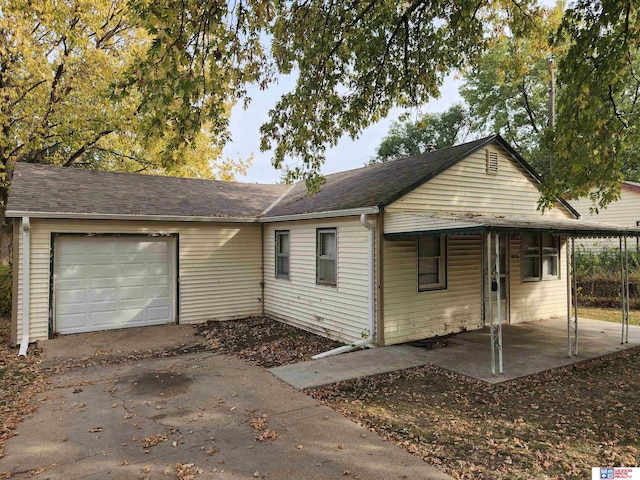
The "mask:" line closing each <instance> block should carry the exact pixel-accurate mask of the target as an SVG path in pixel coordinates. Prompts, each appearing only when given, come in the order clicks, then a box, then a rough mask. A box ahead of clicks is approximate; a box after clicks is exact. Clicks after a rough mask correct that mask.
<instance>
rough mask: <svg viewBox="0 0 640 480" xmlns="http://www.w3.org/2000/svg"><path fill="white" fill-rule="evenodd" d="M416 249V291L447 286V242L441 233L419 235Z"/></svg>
mask: <svg viewBox="0 0 640 480" xmlns="http://www.w3.org/2000/svg"><path fill="white" fill-rule="evenodd" d="M417 243H418V245H417V250H418V291H419V292H422V291H426V290H440V289H444V288H447V243H446V237H445V236H442V235H435V236H427V235H420V236H419V237H418V240H417Z"/></svg>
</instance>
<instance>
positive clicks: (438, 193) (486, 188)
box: [386, 145, 572, 218]
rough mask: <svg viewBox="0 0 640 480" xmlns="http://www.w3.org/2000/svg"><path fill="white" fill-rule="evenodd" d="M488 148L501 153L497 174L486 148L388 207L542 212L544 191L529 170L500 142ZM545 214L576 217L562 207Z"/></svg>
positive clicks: (516, 212) (530, 213) (484, 211)
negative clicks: (489, 170)
mask: <svg viewBox="0 0 640 480" xmlns="http://www.w3.org/2000/svg"><path fill="white" fill-rule="evenodd" d="M487 148H488V149H490V150H492V151H497V152H498V174H497V175H488V174H487V173H486V167H487V163H486V162H487V157H486V155H487V154H486V149H481V150H478V151H477V152H475V153H473V154H472V155H470V156H469V157H467V158H465V159H464V160H462V161H460V162H459V163H458V164H456V165H454V166H453V167H451V168H450V169H448V170H446V171H445V172H443V173H441V174H440V175H438V176H436V177H435V178H432V179H431V180H429V181H428V182H426V183H425V184H423V185H421V186H419V187H418V188H416V189H415V190H413V191H411V192H409V193H408V194H407V195H405V196H403V197H402V198H400V199H399V200H397V201H395V202H394V203H392V204H391V205H389V206H388V207H387V208H386V210H387V211H394V210H403V211H407V210H409V211H431V212H447V213H475V214H484V215H540V212H539V211H538V210H537V205H538V199H539V197H540V192H539V191H538V187H537V185H536V183H535V181H534V180H533V179H532V178H531V176H530V175H529V173H527V172H526V171H525V170H524V169H523V168H522V167H521V166H520V165H519V164H518V163H517V162H516V161H515V160H513V159H512V158H511V157H510V156H509V155H508V154H507V153H506V152H505V151H504V150H503V149H502V148H500V147H498V146H496V145H492V146H489V147H487ZM545 215H548V216H550V217H554V218H567V217H569V218H572V217H571V215H570V213H569V212H567V211H566V210H565V209H564V208H562V207H558V208H554V209H552V210H550V211H548V212H546V213H545Z"/></svg>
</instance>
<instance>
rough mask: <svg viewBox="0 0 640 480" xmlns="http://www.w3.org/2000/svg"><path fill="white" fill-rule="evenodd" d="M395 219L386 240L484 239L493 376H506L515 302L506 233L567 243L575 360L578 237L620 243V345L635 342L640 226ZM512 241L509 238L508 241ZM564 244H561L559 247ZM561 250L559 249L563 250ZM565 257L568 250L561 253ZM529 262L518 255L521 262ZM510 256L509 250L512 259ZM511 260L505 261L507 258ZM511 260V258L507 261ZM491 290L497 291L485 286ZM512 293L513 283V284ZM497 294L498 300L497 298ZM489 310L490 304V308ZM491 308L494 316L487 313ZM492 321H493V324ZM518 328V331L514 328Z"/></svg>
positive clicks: (569, 332)
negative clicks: (505, 275) (507, 332)
mask: <svg viewBox="0 0 640 480" xmlns="http://www.w3.org/2000/svg"><path fill="white" fill-rule="evenodd" d="M388 214H389V215H390V219H391V221H390V222H388V223H386V224H385V230H384V238H385V240H389V241H393V240H396V239H406V238H412V237H420V236H433V235H440V236H451V235H478V234H480V235H482V237H483V247H482V248H483V249H485V252H484V254H483V262H482V266H481V268H482V277H483V289H482V298H483V322H486V324H488V325H486V324H485V325H486V326H488V327H489V328H488V330H489V334H488V343H489V352H490V359H489V362H490V365H491V373H492V375H496V374H501V375H502V374H504V365H505V356H504V336H503V319H504V318H506V315H507V314H508V308H509V303H508V302H507V301H501V300H502V299H503V296H502V295H501V294H502V293H503V292H501V288H505V287H503V286H502V285H501V284H502V282H501V281H499V280H496V279H500V278H501V271H502V269H503V268H504V266H503V265H502V264H501V256H502V255H504V254H501V251H500V238H501V235H510V236H513V235H526V234H545V235H550V236H553V237H556V238H560V239H562V240H563V243H564V246H565V250H566V252H565V253H564V254H566V262H567V272H568V273H567V275H566V293H567V311H566V342H567V353H568V357H569V358H571V357H574V356H576V355H578V352H579V329H578V324H579V321H578V320H579V317H578V305H577V295H576V294H575V292H576V280H575V275H574V265H575V239H576V238H605V237H608V238H611V237H615V238H618V239H619V245H620V265H621V277H620V291H621V305H620V307H621V315H620V318H621V325H620V327H619V328H620V337H619V338H620V343H621V344H627V343H628V342H629V271H628V270H629V269H628V256H627V238H628V237H635V238H638V237H640V228H637V227H624V226H619V225H612V224H604V223H599V222H588V221H584V220H581V219H569V218H550V217H545V216H521V217H515V216H513V217H509V216H492V215H447V214H439V213H438V214H436V213H425V212H388ZM507 238H509V237H507ZM558 244H559V245H560V243H558ZM545 248H546V246H544V245H542V244H540V245H538V249H539V250H540V251H539V253H538V255H539V256H542V255H543V252H542V250H544V249H545ZM558 250H559V249H558ZM555 255H556V256H557V257H558V258H560V256H561V255H563V252H560V251H557V252H555ZM522 256H523V258H520V257H519V256H518V257H517V260H518V261H519V262H521V263H522V262H523V261H524V257H525V255H524V254H523V255H522ZM504 258H506V259H508V258H509V255H508V249H507V256H506V257H504ZM503 261H505V260H503ZM506 261H508V260H506ZM485 285H486V286H489V285H490V286H491V287H485ZM506 288H507V289H508V288H509V287H508V284H507V287H506ZM494 295H495V298H496V299H499V300H498V301H496V300H495V299H494V298H493V297H494ZM487 304H488V306H485V305H487ZM485 310H486V311H487V312H489V313H486V312H485ZM487 319H488V320H487ZM514 327H515V328H518V327H516V326H514Z"/></svg>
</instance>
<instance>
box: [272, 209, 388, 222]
mask: <svg viewBox="0 0 640 480" xmlns="http://www.w3.org/2000/svg"><path fill="white" fill-rule="evenodd" d="M379 212H380V209H379V208H378V207H366V208H351V209H348V210H333V211H328V212H312V213H299V214H295V215H281V216H278V217H262V218H260V222H261V223H271V222H288V221H291V220H313V219H316V218H333V217H352V216H360V215H362V214H363V213H364V214H365V215H371V214H374V213H379Z"/></svg>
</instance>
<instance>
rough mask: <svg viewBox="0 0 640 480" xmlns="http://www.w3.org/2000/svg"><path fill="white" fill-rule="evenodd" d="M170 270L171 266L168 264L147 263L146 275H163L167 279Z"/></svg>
mask: <svg viewBox="0 0 640 480" xmlns="http://www.w3.org/2000/svg"><path fill="white" fill-rule="evenodd" d="M169 270H170V266H169V265H167V264H166V263H158V262H153V263H147V265H146V268H145V273H146V275H147V276H150V275H161V276H163V277H166V276H167V275H168V274H169Z"/></svg>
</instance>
